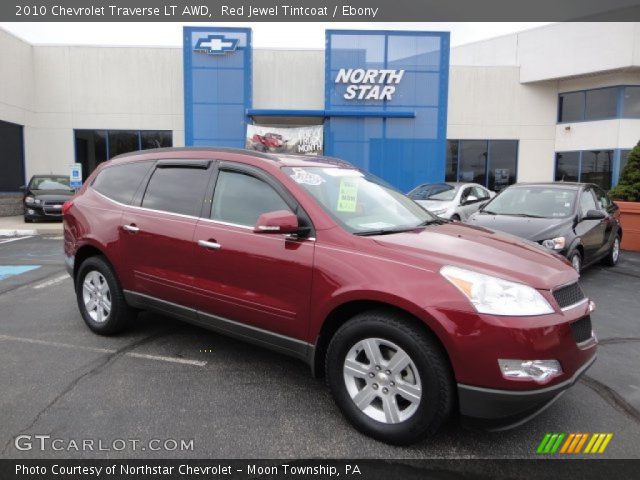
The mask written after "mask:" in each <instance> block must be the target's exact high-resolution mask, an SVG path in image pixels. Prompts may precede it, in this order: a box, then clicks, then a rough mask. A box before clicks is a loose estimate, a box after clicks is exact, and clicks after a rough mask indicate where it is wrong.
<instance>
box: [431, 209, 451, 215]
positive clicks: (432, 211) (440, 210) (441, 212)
mask: <svg viewBox="0 0 640 480" xmlns="http://www.w3.org/2000/svg"><path fill="white" fill-rule="evenodd" d="M446 211H447V209H446V208H441V209H439V210H431V213H433V214H434V215H442V214H443V213H444V212H446Z"/></svg>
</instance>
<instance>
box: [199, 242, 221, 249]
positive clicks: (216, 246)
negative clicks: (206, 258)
mask: <svg viewBox="0 0 640 480" xmlns="http://www.w3.org/2000/svg"><path fill="white" fill-rule="evenodd" d="M198 245H200V246H201V247H204V248H208V249H209V250H220V248H222V245H220V244H219V243H216V242H212V241H209V240H198Z"/></svg>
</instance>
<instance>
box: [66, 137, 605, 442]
mask: <svg viewBox="0 0 640 480" xmlns="http://www.w3.org/2000/svg"><path fill="white" fill-rule="evenodd" d="M64 237H65V255H66V262H67V267H68V269H69V272H70V273H71V275H73V278H74V280H75V288H76V293H77V300H78V306H79V308H80V311H81V313H82V317H83V318H84V321H85V322H86V324H87V325H88V326H89V328H90V329H91V330H93V331H94V332H96V333H99V334H103V335H110V334H114V333H116V332H119V331H121V330H122V329H123V328H124V327H125V326H126V325H127V323H128V322H130V321H131V320H132V318H133V317H134V316H135V312H136V311H137V310H138V309H148V310H153V311H158V312H162V313H164V314H169V315H173V316H175V317H177V318H180V319H182V320H185V321H187V322H192V323H195V324H197V325H200V326H202V327H205V328H209V329H211V330H214V331H217V332H220V333H223V334H226V335H230V336H234V337H238V338H241V339H243V340H246V341H249V342H253V343H255V344H257V345H259V346H262V347H267V348H272V349H274V350H277V351H278V352H282V353H285V354H289V355H293V356H295V357H298V358H299V359H301V360H303V361H305V362H307V363H308V364H309V365H310V366H311V369H312V371H313V372H314V373H315V374H316V375H324V376H325V377H326V380H327V383H328V385H329V387H330V389H331V392H332V394H333V396H334V398H335V401H336V403H337V404H338V405H339V407H340V408H341V410H342V412H343V413H344V414H345V416H346V417H347V418H348V419H349V420H350V421H351V422H352V423H353V424H354V425H355V427H356V428H358V429H359V430H361V431H362V432H365V433H366V434H368V435H371V436H373V437H375V438H377V439H380V440H383V441H386V442H390V443H396V444H406V443H410V442H414V441H416V440H418V439H420V438H422V437H425V436H426V435H428V434H431V433H433V432H435V431H436V430H437V429H438V427H439V426H440V425H441V424H442V423H443V422H444V421H445V420H446V419H447V418H448V417H449V416H450V415H451V414H452V413H453V412H454V411H458V412H459V413H460V414H461V415H462V417H463V418H465V419H467V418H472V419H476V420H480V421H482V422H488V423H490V424H492V425H497V426H500V427H506V426H511V425H516V424H519V423H521V422H522V421H524V420H526V419H528V418H530V417H532V416H533V415H535V414H536V413H538V412H540V411H541V410H542V409H544V408H545V407H546V406H547V405H548V404H549V403H550V402H552V401H553V400H555V399H556V398H557V397H558V396H559V395H560V394H561V393H562V392H563V391H564V390H566V389H567V388H568V387H570V386H571V385H572V384H573V383H575V381H576V379H577V378H578V377H579V376H580V375H581V374H582V373H583V372H584V371H585V370H586V369H587V368H588V367H589V366H590V365H591V363H592V362H593V361H594V360H595V355H596V344H597V340H596V338H595V336H594V334H593V332H592V328H591V319H590V313H591V312H592V310H593V308H594V306H593V303H592V302H590V301H589V300H588V299H587V298H586V297H585V295H584V294H583V292H582V290H581V288H580V286H579V285H578V274H577V273H576V271H575V270H574V269H573V268H571V266H570V265H569V264H568V262H566V261H564V260H562V259H560V257H559V256H556V255H554V254H550V253H547V252H546V251H545V250H544V249H543V248H542V247H539V246H537V245H535V244H533V243H530V242H527V241H526V240H520V239H518V238H516V237H513V236H509V235H505V234H499V233H495V232H493V231H491V230H487V229H485V228H479V227H471V226H467V225H463V224H460V223H449V222H447V221H443V220H441V219H438V218H436V217H434V216H433V215H431V214H430V213H429V212H427V211H426V210H424V209H423V208H422V207H420V206H419V205H418V204H416V203H414V202H413V201H412V200H410V199H409V198H407V197H405V196H404V195H403V194H401V193H400V192H398V191H397V190H395V189H393V188H392V187H390V186H389V185H387V184H385V183H384V182H382V181H381V180H379V179H377V178H375V177H373V176H371V175H369V174H367V173H364V172H362V171H360V170H358V169H356V168H354V167H353V166H351V165H350V164H348V163H346V162H342V161H340V160H336V159H331V158H326V157H301V156H285V155H271V154H262V153H256V152H249V151H245V150H232V149H211V148H174V149H160V150H152V151H145V152H142V153H134V154H129V155H124V156H120V157H118V158H117V159H114V160H112V161H109V162H105V163H103V164H102V165H100V167H99V168H97V169H96V171H95V172H93V174H92V175H91V176H90V177H89V179H88V180H87V181H86V182H85V184H84V185H83V187H82V188H81V189H80V190H79V192H78V193H77V194H76V196H75V197H74V198H73V199H72V200H71V201H69V202H67V203H66V204H65V207H64Z"/></svg>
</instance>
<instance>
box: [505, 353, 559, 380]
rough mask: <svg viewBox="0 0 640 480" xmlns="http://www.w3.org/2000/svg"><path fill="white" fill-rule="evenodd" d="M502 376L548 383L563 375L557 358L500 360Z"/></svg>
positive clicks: (509, 378)
mask: <svg viewBox="0 0 640 480" xmlns="http://www.w3.org/2000/svg"><path fill="white" fill-rule="evenodd" d="M498 365H499V366H500V371H501V372H502V376H503V377H504V378H506V379H507V380H533V381H534V382H537V383H547V382H549V381H551V379H553V378H555V377H557V376H559V375H562V367H561V366H560V362H558V361H557V360H503V359H499V360H498Z"/></svg>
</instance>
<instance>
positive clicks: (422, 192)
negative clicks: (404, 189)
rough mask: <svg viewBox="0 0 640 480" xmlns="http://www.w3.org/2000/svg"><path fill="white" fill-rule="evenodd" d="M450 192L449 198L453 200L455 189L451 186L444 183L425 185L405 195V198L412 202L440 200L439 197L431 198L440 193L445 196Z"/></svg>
mask: <svg viewBox="0 0 640 480" xmlns="http://www.w3.org/2000/svg"><path fill="white" fill-rule="evenodd" d="M450 191H453V194H452V195H451V198H453V197H454V196H455V189H454V188H453V187H452V186H451V185H447V184H446V183H425V184H423V185H420V186H418V187H416V188H414V189H413V190H411V191H410V192H409V193H407V197H409V198H411V199H412V200H440V198H439V197H437V198H433V196H434V195H436V196H437V195H439V194H441V193H444V194H445V196H446V195H447V193H446V192H450Z"/></svg>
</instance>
